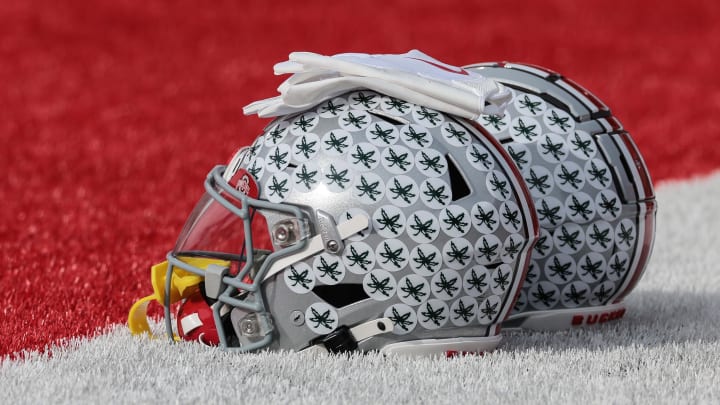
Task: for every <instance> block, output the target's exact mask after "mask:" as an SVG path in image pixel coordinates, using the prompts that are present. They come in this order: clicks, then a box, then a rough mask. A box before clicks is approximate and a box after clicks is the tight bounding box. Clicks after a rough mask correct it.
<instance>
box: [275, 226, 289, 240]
mask: <svg viewBox="0 0 720 405" xmlns="http://www.w3.org/2000/svg"><path fill="white" fill-rule="evenodd" d="M288 236H290V230H289V229H288V228H287V226H285V225H280V226H278V227H277V228H276V229H275V240H277V241H278V242H285V241H287V239H288Z"/></svg>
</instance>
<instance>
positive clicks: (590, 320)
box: [572, 308, 625, 326]
mask: <svg viewBox="0 0 720 405" xmlns="http://www.w3.org/2000/svg"><path fill="white" fill-rule="evenodd" d="M624 315H625V308H622V309H618V310H617V311H612V312H602V313H599V314H591V315H575V316H573V318H572V324H573V326H580V325H594V324H596V323H605V322H607V321H614V320H616V319H620V318H622V317H623V316H624Z"/></svg>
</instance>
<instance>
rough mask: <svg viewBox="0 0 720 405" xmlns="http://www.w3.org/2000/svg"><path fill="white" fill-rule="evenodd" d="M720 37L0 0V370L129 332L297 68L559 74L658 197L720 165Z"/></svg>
mask: <svg viewBox="0 0 720 405" xmlns="http://www.w3.org/2000/svg"><path fill="white" fill-rule="evenodd" d="M718 21H720V3H718V2H714V1H700V0H689V1H683V2H669V1H668V2H663V1H657V0H655V1H649V0H648V1H636V2H627V1H620V0H611V1H592V2H577V1H570V0H554V1H545V2H525V1H517V0H513V1H503V2H489V1H475V2H473V1H461V0H453V1H434V2H423V1H407V0H404V1H395V2H388V1H364V2H341V1H336V2H324V1H323V2H321V1H304V2H297V1H287V2H282V1H275V2H270V1H213V2H192V1H158V0H151V1H128V0H124V1H118V0H114V1H109V0H107V1H106V0H103V1H26V2H12V1H5V2H0V152H1V154H0V173H2V179H3V181H2V182H0V201H1V204H2V205H1V206H2V210H0V266H1V267H0V288H1V289H2V290H1V291H2V293H1V294H0V308H2V318H3V319H2V322H0V356H2V355H5V354H8V353H14V352H17V351H19V350H24V349H31V350H32V349H42V348H43V347H45V346H46V345H48V344H51V343H53V342H58V341H59V340H61V339H63V338H67V337H71V336H79V335H89V334H92V333H94V332H95V331H97V330H100V329H102V328H104V327H105V326H108V325H110V324H113V323H122V322H125V317H126V315H127V310H128V308H129V306H130V305H131V304H132V302H133V301H134V299H136V298H138V297H140V296H143V295H146V294H148V293H149V292H150V284H149V282H148V268H149V265H150V264H151V263H155V262H158V261H161V260H162V259H163V257H164V254H165V252H166V251H167V250H168V249H169V248H171V246H172V244H173V242H174V239H175V237H176V236H177V233H178V231H179V229H180V227H181V226H182V224H183V222H184V220H185V218H186V215H187V214H188V212H189V211H190V209H191V208H192V206H193V204H194V203H195V201H196V200H197V199H198V197H199V196H200V195H201V194H202V180H203V178H204V176H205V175H206V173H207V171H208V170H209V169H210V168H211V167H212V166H213V165H215V164H218V163H222V162H224V161H226V160H227V159H228V158H229V157H230V156H231V154H232V153H233V152H234V151H235V150H236V149H237V148H238V147H239V146H240V145H242V144H245V143H247V142H249V141H251V140H252V139H253V138H254V137H255V136H256V134H257V133H258V131H259V130H260V129H261V128H262V126H263V125H264V124H265V121H263V120H261V119H258V118H257V117H244V116H243V115H242V111H241V109H242V106H244V105H245V104H247V103H249V102H251V101H254V100H256V99H259V98H265V97H269V96H273V95H275V92H276V91H275V88H276V87H277V85H278V84H279V83H280V82H281V81H282V80H283V78H280V77H275V76H273V74H272V65H273V64H274V63H276V62H279V61H282V60H285V59H286V57H287V54H288V53H289V52H291V51H295V50H305V51H313V52H319V53H325V54H334V53H340V52H368V53H400V52H405V51H407V50H409V49H412V48H417V49H420V50H422V51H424V52H426V53H428V54H430V55H432V56H434V57H436V58H438V59H440V60H442V61H445V62H448V63H451V64H455V65H464V64H470V63H473V62H481V61H498V60H506V61H517V62H528V63H533V64H537V65H542V66H546V67H548V68H551V69H553V70H556V71H559V72H561V73H563V74H564V75H566V76H567V77H569V78H571V79H573V80H575V81H576V82H578V83H580V84H582V85H583V86H585V87H586V88H588V89H590V90H591V91H593V92H594V93H595V94H596V95H598V96H599V97H600V98H601V99H602V100H604V101H605V102H606V103H607V104H608V105H609V106H611V108H612V109H613V111H614V112H615V115H616V116H617V117H619V118H620V119H621V121H622V122H623V124H624V125H625V127H626V128H627V129H628V130H629V131H630V132H631V133H632V134H633V137H634V139H635V140H636V142H637V144H638V145H639V147H640V149H641V151H642V152H643V154H644V156H645V159H646V162H647V164H648V165H649V168H650V172H651V174H652V176H653V178H654V180H655V181H656V182H657V181H658V180H665V179H671V178H683V177H687V176H692V175H699V174H703V173H707V172H709V171H711V170H713V169H715V168H718V167H720V148H719V147H718V145H720V120H719V119H718V117H720V115H719V114H718V112H719V111H720V79H718V73H717V72H718V68H717V64H718V60H719V57H720V52H719V51H720V24H718V23H717V22H718ZM661 203H662V202H661Z"/></svg>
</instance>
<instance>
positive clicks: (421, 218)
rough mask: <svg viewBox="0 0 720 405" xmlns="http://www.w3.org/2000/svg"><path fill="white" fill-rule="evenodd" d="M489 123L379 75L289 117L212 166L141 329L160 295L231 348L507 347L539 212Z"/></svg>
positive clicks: (136, 320) (187, 322) (207, 338)
mask: <svg viewBox="0 0 720 405" xmlns="http://www.w3.org/2000/svg"><path fill="white" fill-rule="evenodd" d="M506 119H510V117H508V118H506ZM476 126H477V123H474V122H472V121H470V120H467V119H464V118H458V117H454V116H451V115H448V114H445V113H442V112H439V111H434V110H432V109H429V108H426V107H424V106H420V105H415V104H412V103H409V102H406V101H403V100H400V99H396V98H393V97H388V96H385V95H382V94H378V93H375V92H373V91H354V92H351V93H346V94H344V95H342V96H340V97H335V98H332V99H330V100H327V101H325V102H323V103H321V104H319V105H317V106H316V107H314V108H312V109H309V110H307V111H303V112H301V113H296V114H292V115H287V116H284V117H280V118H279V119H277V120H275V121H274V122H272V123H271V124H270V125H269V126H268V127H267V128H266V129H265V131H264V133H263V134H262V135H260V136H259V137H258V138H257V139H256V140H255V141H254V143H253V144H252V145H251V146H248V147H245V148H243V149H241V150H240V151H239V152H237V154H236V155H235V157H234V158H233V159H232V161H231V162H230V163H229V165H227V166H218V167H216V168H214V169H213V170H212V171H211V172H210V174H209V175H208V177H207V180H206V181H205V189H206V191H207V192H206V194H205V195H204V196H203V197H202V198H201V200H200V202H199V203H198V205H197V207H196V208H195V210H194V211H193V213H192V214H191V215H190V218H189V219H188V221H187V224H186V226H185V228H184V229H183V231H182V233H181V235H180V237H179V238H178V241H177V244H176V246H175V248H174V249H173V250H172V251H171V252H170V253H169V254H168V256H167V258H168V261H167V262H166V263H164V264H161V265H159V266H156V268H154V269H153V272H154V274H153V280H154V281H153V285H154V286H155V294H154V295H153V296H151V297H148V300H146V301H143V300H141V301H138V303H136V306H135V307H134V309H133V311H134V312H131V316H130V326H131V329H134V331H136V332H137V331H142V330H145V329H146V325H145V324H143V321H144V320H142V319H140V318H142V317H143V316H144V314H145V312H144V307H146V306H147V302H148V301H149V300H158V301H160V302H161V303H163V304H164V307H165V318H166V323H167V330H168V334H169V335H171V336H172V335H173V334H174V333H176V331H175V330H174V328H173V325H172V324H171V321H170V319H171V318H172V317H173V316H175V315H176V317H177V328H176V329H177V333H179V335H180V337H181V338H185V339H197V340H200V341H202V342H205V343H209V344H214V343H217V344H219V345H220V346H222V347H225V348H227V349H230V350H238V351H251V350H258V349H263V348H267V349H277V350H280V349H284V350H294V351H300V350H328V351H331V352H336V351H346V350H355V349H359V350H381V351H384V352H410V353H446V352H466V351H472V352H482V351H486V350H490V349H492V348H493V347H495V346H496V345H497V343H498V342H499V339H500V337H499V331H500V324H501V323H502V322H503V321H504V320H505V319H506V318H507V317H508V316H509V315H510V312H511V311H512V309H513V305H514V303H515V300H516V297H517V295H518V294H521V291H520V289H521V287H522V285H523V281H524V278H525V272H526V268H527V264H528V262H529V260H530V255H531V253H532V252H531V249H532V247H533V246H534V245H535V242H536V239H537V237H538V224H537V218H536V216H535V208H534V206H533V205H532V200H531V199H530V198H529V194H528V189H527V187H526V186H525V184H524V182H523V180H522V178H521V177H520V171H519V170H518V168H517V167H516V165H515V163H514V162H513V161H512V160H511V159H510V158H509V157H508V154H507V153H505V152H504V151H503V150H502V146H501V145H500V143H499V142H497V141H496V140H495V138H494V137H493V136H489V135H488V134H487V133H488V131H485V130H483V131H480V130H478V128H477V127H476ZM506 146H507V145H506ZM603 167H604V166H603ZM587 182H589V181H587ZM605 195H606V196H607V197H614V195H611V194H609V193H606V194H605ZM583 201H584V200H583ZM623 209H625V208H624V207H623ZM603 215H604V214H603ZM608 223H611V224H614V225H616V224H619V223H620V222H617V221H614V222H610V221H608ZM617 226H619V225H617ZM617 226H616V227H617ZM637 228H638V227H637V225H633V229H637ZM602 229H604V228H602ZM544 243H546V244H547V243H549V242H548V241H547V239H546V240H545V242H544ZM592 258H593V259H594V258H595V257H594V256H592ZM623 258H624V256H622V257H620V259H623ZM606 278H607V276H606ZM593 285H595V284H593ZM553 286H554V284H553ZM532 291H534V290H532ZM532 291H531V292H530V293H532ZM523 293H524V294H525V296H527V294H528V291H527V289H525V290H524V291H523ZM180 302H182V306H181V307H180V308H179V309H177V312H176V313H175V312H173V311H174V310H175V308H176V307H175V306H173V303H180ZM203 307H206V308H207V310H206V311H205V313H203V310H202V308H203ZM208 313H211V315H208ZM198 331H201V333H198Z"/></svg>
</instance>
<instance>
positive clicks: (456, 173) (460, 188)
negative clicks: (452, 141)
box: [445, 154, 470, 201]
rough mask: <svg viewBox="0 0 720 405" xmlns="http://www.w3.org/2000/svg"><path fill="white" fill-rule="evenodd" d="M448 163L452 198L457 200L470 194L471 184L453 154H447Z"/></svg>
mask: <svg viewBox="0 0 720 405" xmlns="http://www.w3.org/2000/svg"><path fill="white" fill-rule="evenodd" d="M445 159H446V160H447V164H448V175H449V176H450V189H451V190H452V200H453V201H457V200H459V199H461V198H463V197H466V196H468V195H470V185H469V184H468V182H467V180H466V179H465V176H464V175H463V173H462V172H461V171H460V168H459V167H458V166H457V164H456V163H455V161H454V160H453V158H452V156H450V155H449V154H448V155H445Z"/></svg>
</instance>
